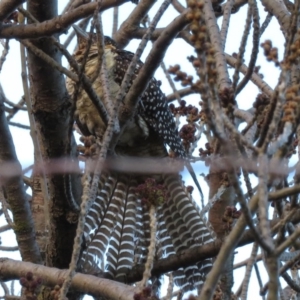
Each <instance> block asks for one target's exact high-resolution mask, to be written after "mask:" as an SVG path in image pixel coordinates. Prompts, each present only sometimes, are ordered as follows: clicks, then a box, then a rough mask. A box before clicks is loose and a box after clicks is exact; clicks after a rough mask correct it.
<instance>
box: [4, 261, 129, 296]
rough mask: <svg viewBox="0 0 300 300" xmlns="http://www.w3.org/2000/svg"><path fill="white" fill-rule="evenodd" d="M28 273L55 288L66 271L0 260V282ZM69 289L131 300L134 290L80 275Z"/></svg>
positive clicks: (119, 284) (75, 277) (126, 286)
mask: <svg viewBox="0 0 300 300" xmlns="http://www.w3.org/2000/svg"><path fill="white" fill-rule="evenodd" d="M28 272H32V273H33V274H34V276H36V277H39V278H41V279H42V281H43V285H47V286H55V285H56V284H59V282H61V281H62V279H63V278H65V276H66V273H67V270H59V269H56V268H49V267H44V266H41V265H35V264H32V263H28V262H21V261H16V260H12V259H7V258H4V259H3V258H1V260H0V274H1V279H2V280H13V279H19V278H20V277H23V276H25V274H27V273H28ZM71 288H73V289H76V290H79V291H81V292H83V293H86V294H90V295H93V296H98V297H99V296H102V297H104V298H106V297H107V298H109V299H118V300H132V299H133V296H134V288H133V287H131V286H128V285H125V284H122V283H119V282H116V281H112V280H108V279H103V278H97V277H95V276H91V275H85V274H80V273H77V274H75V275H74V277H73V279H72V283H71Z"/></svg>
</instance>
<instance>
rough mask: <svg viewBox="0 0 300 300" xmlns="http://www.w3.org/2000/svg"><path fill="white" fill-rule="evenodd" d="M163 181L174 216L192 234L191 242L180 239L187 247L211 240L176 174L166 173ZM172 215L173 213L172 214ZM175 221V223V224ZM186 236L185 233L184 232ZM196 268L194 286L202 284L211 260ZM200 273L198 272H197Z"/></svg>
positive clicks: (202, 262)
mask: <svg viewBox="0 0 300 300" xmlns="http://www.w3.org/2000/svg"><path fill="white" fill-rule="evenodd" d="M164 183H165V185H166V186H167V189H168V191H169V193H170V196H171V197H170V198H171V199H172V200H171V201H173V202H174V204H175V207H176V208H174V206H173V207H172V209H173V211H176V212H177V215H176V218H177V220H178V219H182V220H183V223H184V224H185V225H186V227H187V228H188V232H189V234H190V235H191V236H192V243H191V244H190V243H189V240H188V241H182V242H183V243H185V245H186V243H188V245H189V247H197V246H200V245H205V244H207V243H209V242H212V241H213V238H212V235H211V233H210V231H209V230H208V228H207V226H206V224H205V222H204V221H203V219H202V218H201V216H200V214H199V211H198V209H197V207H195V205H194V203H193V202H192V201H191V199H190V198H189V197H188V195H187V194H186V191H185V189H184V187H183V185H182V183H181V180H180V178H179V176H178V175H166V176H164ZM173 216H174V215H173ZM176 223H177V224H176ZM174 225H175V227H177V226H179V225H178V221H177V222H176V221H175V223H174ZM186 236H187V233H186ZM181 237H183V235H181ZM197 266H198V270H199V272H197V276H194V277H193V280H192V281H193V282H194V285H195V286H199V285H202V283H203V278H204V277H205V275H206V274H207V273H208V272H209V271H210V269H211V267H212V260H211V259H206V260H203V261H201V262H198V263H197ZM199 273H200V274H199Z"/></svg>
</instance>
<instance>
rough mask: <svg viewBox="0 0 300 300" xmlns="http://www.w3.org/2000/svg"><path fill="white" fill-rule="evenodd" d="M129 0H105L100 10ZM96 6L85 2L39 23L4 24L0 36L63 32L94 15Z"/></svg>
mask: <svg viewBox="0 0 300 300" xmlns="http://www.w3.org/2000/svg"><path fill="white" fill-rule="evenodd" d="M128 1H129V0H117V1H116V0H104V1H103V2H102V4H101V8H100V11H104V10H107V9H109V8H111V7H114V6H117V5H118V6H119V5H121V4H124V3H126V2H128ZM96 7H97V3H96V2H91V3H88V4H84V5H81V6H80V7H79V8H76V9H74V10H72V11H70V12H68V13H66V14H64V15H61V16H57V17H54V18H52V19H51V20H47V21H44V22H41V23H39V24H36V23H34V24H29V25H11V24H10V25H2V27H1V29H0V38H9V39H11V38H19V39H35V38H40V37H43V36H50V35H52V34H54V33H63V32H65V31H66V30H67V29H68V27H69V26H70V25H71V24H73V23H74V22H76V21H78V20H80V19H82V18H85V17H87V16H90V15H92V14H93V12H94V11H95V9H96Z"/></svg>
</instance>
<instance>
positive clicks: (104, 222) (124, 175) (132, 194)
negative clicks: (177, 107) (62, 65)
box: [66, 26, 213, 291]
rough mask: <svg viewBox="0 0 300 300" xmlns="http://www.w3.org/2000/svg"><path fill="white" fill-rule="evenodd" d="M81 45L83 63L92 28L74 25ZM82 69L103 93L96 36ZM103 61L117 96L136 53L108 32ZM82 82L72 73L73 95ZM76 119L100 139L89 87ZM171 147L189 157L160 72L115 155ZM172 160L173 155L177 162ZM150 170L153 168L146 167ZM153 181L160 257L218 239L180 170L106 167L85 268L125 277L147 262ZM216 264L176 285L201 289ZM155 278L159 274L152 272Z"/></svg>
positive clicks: (181, 275) (202, 266)
mask: <svg viewBox="0 0 300 300" xmlns="http://www.w3.org/2000/svg"><path fill="white" fill-rule="evenodd" d="M74 29H75V31H76V34H77V38H78V47H77V49H76V50H75V52H74V54H73V57H74V59H75V60H76V62H77V63H78V65H79V66H81V64H82V62H83V60H84V56H85V55H86V51H87V50H86V49H87V45H88V41H89V34H87V33H86V32H84V31H83V30H81V29H80V28H79V27H78V26H75V27H74ZM91 38H92V42H91V45H90V49H89V51H88V53H87V59H86V64H85V69H84V73H85V75H86V76H87V77H88V78H94V81H93V83H92V86H93V88H94V90H95V92H96V93H97V95H98V97H99V98H100V100H101V99H102V100H103V97H104V96H103V86H102V82H101V80H100V77H99V76H98V77H97V74H96V78H95V72H96V71H97V60H98V46H97V36H96V34H93V35H92V37H91ZM103 57H104V60H105V63H106V69H107V81H108V88H109V91H110V96H111V99H115V97H116V96H117V94H118V91H119V89H120V86H121V83H122V80H123V78H124V76H125V74H126V71H127V69H128V67H129V64H130V63H131V61H132V59H133V57H134V54H133V53H132V52H129V51H126V50H123V49H122V48H120V47H119V46H118V44H117V43H116V42H115V41H114V40H113V39H111V38H110V37H108V36H104V56H103ZM142 67H143V63H142V61H140V60H139V61H138V63H137V65H136V67H135V70H134V76H133V79H132V81H131V84H132V82H133V80H135V78H136V77H137V76H138V74H139V72H140V70H141V68H142ZM77 84H78V83H76V82H74V81H72V79H70V78H67V80H66V86H67V90H68V92H69V94H70V95H71V96H72V95H74V91H75V90H76V85H77ZM75 120H76V124H77V126H78V128H79V129H80V131H81V133H82V135H83V136H86V137H89V136H92V137H94V138H95V139H97V140H100V145H101V139H102V137H103V134H104V132H105V129H106V125H105V121H104V120H103V119H102V118H101V116H100V114H99V113H98V111H97V109H96V108H95V106H94V104H93V102H92V101H91V99H90V98H89V96H88V95H87V94H86V92H85V91H84V90H83V89H80V90H79V92H78V96H77V101H76V109H75ZM167 147H169V148H170V149H171V150H172V151H173V152H174V153H175V156H176V157H178V158H181V159H185V158H186V153H185V150H184V148H183V146H182V143H181V140H180V137H179V135H178V131H177V128H176V123H175V121H174V117H173V115H172V113H171V111H170V109H169V107H168V104H167V101H166V97H165V95H164V93H163V92H162V90H161V88H160V83H159V81H157V80H156V79H155V78H154V77H153V78H151V80H150V81H149V84H148V87H147V88H146V89H145V91H144V93H143V94H142V95H141V97H140V100H139V102H138V105H137V109H136V112H135V114H134V116H133V117H132V119H131V120H130V121H129V122H128V123H127V126H126V127H125V129H124V131H123V133H122V134H121V136H120V138H119V140H118V142H117V144H116V147H115V155H116V156H117V157H123V158H124V157H128V158H133V159H134V158H141V159H144V158H151V159H163V158H168V156H169V154H168V150H167ZM172 159H173V160H174V159H175V158H170V160H171V164H172ZM145 171H147V170H145ZM145 182H146V183H149V184H150V185H151V184H153V189H156V188H157V187H158V189H160V188H161V187H162V189H163V190H164V191H165V199H164V200H163V203H160V205H157V207H156V220H157V232H156V249H155V251H156V252H155V259H159V258H167V257H169V256H170V255H174V254H177V253H179V252H180V251H182V250H186V249H189V248H193V247H198V246H201V245H204V244H207V243H209V242H212V241H213V233H212V231H211V230H210V229H209V227H208V225H207V224H206V222H205V221H204V220H203V218H202V217H201V215H200V210H199V207H198V205H197V204H196V203H195V201H194V200H193V198H192V196H191V195H190V193H189V192H188V191H187V190H186V188H185V186H184V184H183V182H182V179H181V176H180V174H178V173H172V172H169V173H162V174H151V173H150V174H147V172H146V174H143V175H142V176H141V175H140V174H137V173H136V172H128V171H122V170H121V171H115V170H104V171H103V172H102V173H101V178H100V180H99V185H98V192H97V196H96V200H95V202H94V204H93V205H92V207H91V209H90V211H89V212H88V215H87V217H86V223H85V227H84V240H85V243H84V244H85V245H84V249H83V252H82V256H81V262H80V267H79V268H80V271H82V272H84V273H88V274H94V275H101V276H105V277H108V278H111V279H115V280H119V281H124V282H126V276H127V274H128V272H130V270H131V269H132V268H133V267H134V266H135V265H137V264H145V262H146V259H147V253H148V247H149V243H150V216H149V206H148V205H147V203H145V201H144V199H142V197H141V195H140V194H139V193H138V188H139V187H140V186H141V184H145ZM211 267H212V259H205V260H202V261H199V262H197V263H196V264H195V265H193V266H189V267H185V268H181V269H179V270H177V271H174V272H173V278H174V282H175V284H176V285H177V286H178V287H179V288H180V289H181V290H182V291H189V290H193V289H195V288H199V287H200V286H201V285H202V284H203V282H204V280H205V276H206V275H207V273H208V272H209V271H210V269H211ZM151 281H152V283H154V281H155V279H153V278H152V279H151Z"/></svg>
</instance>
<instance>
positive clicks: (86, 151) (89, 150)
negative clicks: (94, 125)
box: [77, 135, 99, 161]
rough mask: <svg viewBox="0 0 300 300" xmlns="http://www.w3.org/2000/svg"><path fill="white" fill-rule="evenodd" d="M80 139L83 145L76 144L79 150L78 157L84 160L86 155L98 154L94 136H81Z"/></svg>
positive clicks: (93, 155)
mask: <svg viewBox="0 0 300 300" xmlns="http://www.w3.org/2000/svg"><path fill="white" fill-rule="evenodd" d="M80 141H81V142H82V143H83V145H78V146H77V151H78V152H79V154H80V156H79V158H80V159H81V160H83V161H85V160H86V159H87V158H88V157H95V156H97V154H98V151H99V146H98V144H97V141H96V138H95V136H93V135H91V136H81V137H80Z"/></svg>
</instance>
